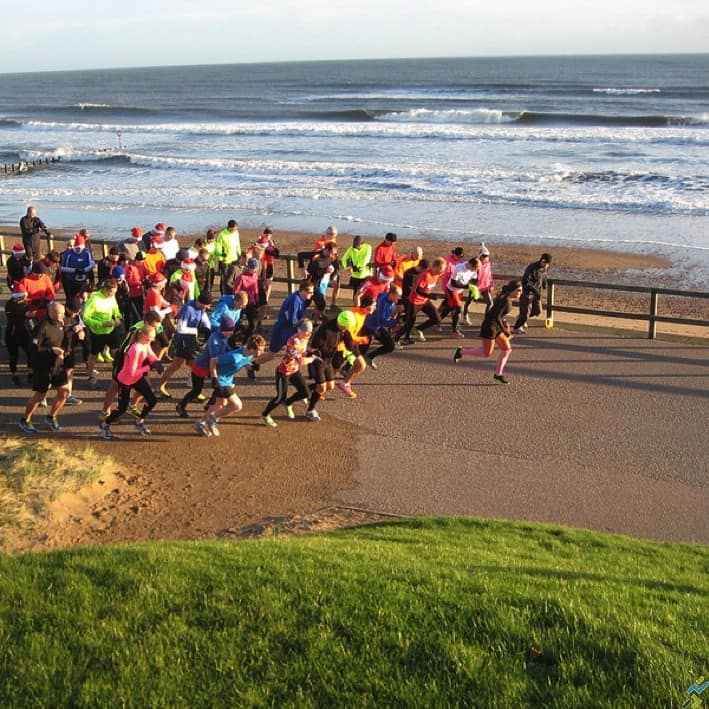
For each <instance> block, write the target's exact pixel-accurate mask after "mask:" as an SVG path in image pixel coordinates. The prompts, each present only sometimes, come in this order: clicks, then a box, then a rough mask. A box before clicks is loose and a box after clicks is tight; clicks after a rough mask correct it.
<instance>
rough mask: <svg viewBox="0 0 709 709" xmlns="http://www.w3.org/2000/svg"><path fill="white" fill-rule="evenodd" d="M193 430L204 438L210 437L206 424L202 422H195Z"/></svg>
mask: <svg viewBox="0 0 709 709" xmlns="http://www.w3.org/2000/svg"><path fill="white" fill-rule="evenodd" d="M194 430H195V431H197V433H199V434H200V435H202V436H204V437H205V438H209V437H210V436H211V435H212V434H211V432H210V430H209V429H208V428H207V424H206V422H204V421H197V423H196V424H195V425H194Z"/></svg>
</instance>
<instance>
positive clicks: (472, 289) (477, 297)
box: [468, 283, 480, 300]
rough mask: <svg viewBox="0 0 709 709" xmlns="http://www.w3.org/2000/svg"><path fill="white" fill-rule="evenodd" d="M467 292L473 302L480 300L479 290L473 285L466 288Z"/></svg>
mask: <svg viewBox="0 0 709 709" xmlns="http://www.w3.org/2000/svg"><path fill="white" fill-rule="evenodd" d="M468 290H469V291H470V295H472V296H473V300H480V289H479V288H478V287H477V286H476V285H475V284H474V283H471V284H470V285H469V286H468Z"/></svg>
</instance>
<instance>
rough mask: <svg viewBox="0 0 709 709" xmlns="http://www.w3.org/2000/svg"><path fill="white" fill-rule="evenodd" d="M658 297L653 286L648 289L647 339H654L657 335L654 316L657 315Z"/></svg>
mask: <svg viewBox="0 0 709 709" xmlns="http://www.w3.org/2000/svg"><path fill="white" fill-rule="evenodd" d="M658 299H659V295H658V293H657V291H656V290H655V289H654V288H653V289H651V290H650V320H649V327H648V332H647V336H648V339H650V340H654V339H655V337H656V336H657V323H656V322H655V318H656V317H657V301H658Z"/></svg>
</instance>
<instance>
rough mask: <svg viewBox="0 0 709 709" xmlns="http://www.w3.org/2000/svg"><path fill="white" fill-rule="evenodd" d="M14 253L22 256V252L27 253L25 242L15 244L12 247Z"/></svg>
mask: <svg viewBox="0 0 709 709" xmlns="http://www.w3.org/2000/svg"><path fill="white" fill-rule="evenodd" d="M12 253H13V254H15V256H21V255H22V254H24V253H25V247H24V245H23V244H15V245H14V246H13V247H12Z"/></svg>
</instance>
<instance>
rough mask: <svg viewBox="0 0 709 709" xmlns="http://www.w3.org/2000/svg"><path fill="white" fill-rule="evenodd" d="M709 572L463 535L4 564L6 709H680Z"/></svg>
mask: <svg viewBox="0 0 709 709" xmlns="http://www.w3.org/2000/svg"><path fill="white" fill-rule="evenodd" d="M708 572H709V555H708V554H707V549H706V548H705V547H694V546H688V545H669V544H653V543H648V542H640V541H634V540H630V539H627V538H621V537H611V536H605V535H600V534H593V533H589V532H581V531H574V530H568V529H562V528H556V527H548V526H539V525H531V524H514V523H502V522H499V523H498V522H481V521H475V520H457V519H446V520H409V521H403V522H395V523H389V524H385V525H376V526H371V527H363V528H359V529H352V530H343V531H339V532H334V533H329V534H326V535H319V536H312V537H299V538H291V539H285V538H281V539H278V538H277V539H273V540H267V541H253V542H240V543H221V542H214V543H165V544H155V545H135V546H122V547H103V548H92V549H78V550H73V551H66V552H55V553H50V554H28V555H25V556H21V557H15V558H9V557H4V558H1V559H0V584H1V587H2V589H3V592H2V594H1V595H0V705H2V706H135V707H138V706H141V707H142V706H165V707H168V706H169V707H183V706H184V707H188V706H189V707H194V706H287V705H291V706H361V705H366V706H380V707H381V706H454V705H458V706H530V705H540V704H544V705H547V706H559V707H561V706H564V707H572V706H584V707H588V706H607V707H618V706H653V707H655V706H669V705H673V706H680V705H681V704H682V701H683V700H684V699H685V698H686V695H685V694H684V692H685V690H686V688H687V687H688V686H689V685H690V684H691V683H692V682H693V681H694V680H695V679H696V678H697V677H698V676H700V675H701V674H706V672H707V670H708V669H709V654H708V651H707V648H708V647H709V645H708V643H707V637H706V634H705V625H706V609H707V599H708V598H709V581H708ZM532 647H534V648H535V650H530V648H532Z"/></svg>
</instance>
